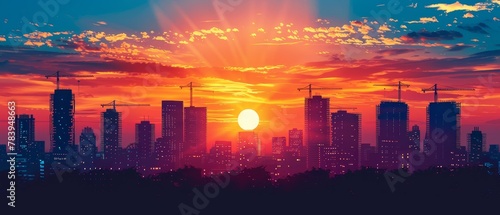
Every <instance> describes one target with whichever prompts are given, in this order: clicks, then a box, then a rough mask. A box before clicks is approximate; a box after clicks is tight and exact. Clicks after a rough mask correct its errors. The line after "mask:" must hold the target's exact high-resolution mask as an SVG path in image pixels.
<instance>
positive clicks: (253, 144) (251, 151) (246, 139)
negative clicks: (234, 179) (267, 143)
mask: <svg viewBox="0 0 500 215" xmlns="http://www.w3.org/2000/svg"><path fill="white" fill-rule="evenodd" d="M238 150H239V151H238V160H239V163H240V166H242V167H250V166H251V164H252V163H254V161H255V159H256V158H257V156H259V154H260V153H259V152H260V140H259V137H258V136H257V134H256V133H255V132H253V131H242V132H239V133H238Z"/></svg>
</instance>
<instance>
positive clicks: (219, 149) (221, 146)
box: [210, 141, 232, 172]
mask: <svg viewBox="0 0 500 215" xmlns="http://www.w3.org/2000/svg"><path fill="white" fill-rule="evenodd" d="M231 160H232V154H231V141H215V145H214V146H213V147H212V148H211V149H210V161H211V167H212V170H213V171H214V172H223V171H227V170H229V169H230V165H231Z"/></svg>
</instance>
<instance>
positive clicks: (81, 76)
mask: <svg viewBox="0 0 500 215" xmlns="http://www.w3.org/2000/svg"><path fill="white" fill-rule="evenodd" d="M53 77H55V78H56V83H57V88H56V89H59V78H62V77H64V78H67V77H80V78H92V77H94V76H93V75H70V74H61V72H59V71H57V72H56V73H54V74H52V75H46V76H45V78H47V79H49V78H53Z"/></svg>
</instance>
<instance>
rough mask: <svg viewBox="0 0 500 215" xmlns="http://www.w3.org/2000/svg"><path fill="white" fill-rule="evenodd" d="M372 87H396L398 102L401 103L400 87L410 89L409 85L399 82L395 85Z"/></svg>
mask: <svg viewBox="0 0 500 215" xmlns="http://www.w3.org/2000/svg"><path fill="white" fill-rule="evenodd" d="M373 86H383V87H398V102H401V87H407V88H408V87H410V85H409V84H403V83H402V82H401V81H398V83H397V84H375V85H373Z"/></svg>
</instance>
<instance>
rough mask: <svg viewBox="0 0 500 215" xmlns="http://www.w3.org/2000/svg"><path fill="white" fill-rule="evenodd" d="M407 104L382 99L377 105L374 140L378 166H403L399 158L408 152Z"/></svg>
mask: <svg viewBox="0 0 500 215" xmlns="http://www.w3.org/2000/svg"><path fill="white" fill-rule="evenodd" d="M408 116H409V111H408V105H407V104H406V103H405V102H393V101H382V102H381V103H380V104H379V105H377V128H376V141H377V150H378V156H379V160H378V168H381V169H397V168H403V167H404V166H402V165H400V161H399V158H400V157H402V156H403V154H407V153H408V152H407V151H408V142H409V139H408V123H409V119H408V118H409V117H408Z"/></svg>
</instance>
